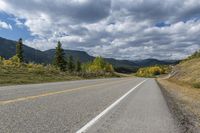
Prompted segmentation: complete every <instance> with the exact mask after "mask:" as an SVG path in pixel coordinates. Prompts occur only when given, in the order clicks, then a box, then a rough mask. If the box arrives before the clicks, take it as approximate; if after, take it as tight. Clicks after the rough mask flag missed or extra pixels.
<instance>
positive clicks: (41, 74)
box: [0, 56, 120, 86]
mask: <svg viewBox="0 0 200 133" xmlns="http://www.w3.org/2000/svg"><path fill="white" fill-rule="evenodd" d="M92 65H93V64H92ZM93 66H94V65H93ZM93 66H92V68H95V69H94V70H93V69H92V70H90V71H84V70H80V71H79V72H77V71H61V70H60V69H59V68H57V67H55V66H53V65H42V64H34V63H21V62H20V61H19V59H18V58H17V57H16V56H14V57H12V58H11V59H9V60H5V59H3V58H1V59H0V86H4V85H14V84H29V83H44V82H57V81H67V80H81V79H94V78H109V77H120V75H118V74H116V73H114V72H113V71H112V72H111V71H109V72H108V71H106V70H102V69H101V67H99V68H98V69H97V68H96V67H93ZM96 66H98V65H96ZM88 68H90V67H88ZM109 68H110V67H109Z"/></svg>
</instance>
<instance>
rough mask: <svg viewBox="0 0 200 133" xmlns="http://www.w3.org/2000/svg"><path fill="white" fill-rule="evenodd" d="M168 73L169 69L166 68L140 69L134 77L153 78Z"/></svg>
mask: <svg viewBox="0 0 200 133" xmlns="http://www.w3.org/2000/svg"><path fill="white" fill-rule="evenodd" d="M168 72H169V67H168V66H152V67H144V68H140V69H139V70H138V71H137V73H136V76H140V77H154V76H156V75H160V74H166V73H168Z"/></svg>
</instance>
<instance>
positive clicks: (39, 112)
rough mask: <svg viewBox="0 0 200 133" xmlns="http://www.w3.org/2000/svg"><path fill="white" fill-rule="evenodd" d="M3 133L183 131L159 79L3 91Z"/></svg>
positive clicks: (0, 97) (0, 114) (0, 106)
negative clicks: (164, 96) (164, 94)
mask: <svg viewBox="0 0 200 133" xmlns="http://www.w3.org/2000/svg"><path fill="white" fill-rule="evenodd" d="M0 132H1V133H67V132H69V133H74V132H77V133H81V132H89V133H96V132H98V133H176V132H177V133H178V132H179V128H178V126H177V125H176V122H175V120H174V119H173V117H172V115H171V114H170V112H169V109H168V107H167V104H166V102H165V100H164V98H163V95H162V93H161V91H160V88H159V87H158V85H157V84H156V82H155V80H154V79H144V78H112V79H95V80H82V81H68V82H59V83H45V84H33V85H17V86H5V87H0Z"/></svg>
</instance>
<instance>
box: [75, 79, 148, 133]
mask: <svg viewBox="0 0 200 133" xmlns="http://www.w3.org/2000/svg"><path fill="white" fill-rule="evenodd" d="M146 80H147V79H145V80H143V81H142V82H140V83H139V84H137V85H136V86H135V87H133V88H132V89H131V90H129V91H128V92H127V93H125V94H124V95H123V96H122V97H120V98H119V99H118V100H117V101H115V102H114V103H113V104H111V105H110V106H109V107H107V108H106V109H105V110H104V111H103V112H101V113H100V114H99V115H97V116H96V117H95V118H93V119H92V120H91V121H89V122H88V123H87V124H86V125H85V126H83V127H82V128H81V129H79V130H78V131H77V132H76V133H85V132H86V131H87V130H88V129H89V128H90V127H91V126H92V125H94V124H95V123H96V122H97V121H98V120H99V119H100V118H101V117H103V116H104V115H105V114H106V113H108V112H109V111H110V110H111V109H112V108H114V107H115V106H116V105H117V104H119V103H120V102H121V101H122V100H123V99H124V98H125V97H126V96H128V95H129V94H130V93H131V92H132V91H134V90H135V89H136V88H137V87H139V86H140V85H141V84H143V83H144V82H145V81H146Z"/></svg>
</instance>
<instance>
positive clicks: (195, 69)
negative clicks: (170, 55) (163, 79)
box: [172, 58, 200, 84]
mask: <svg viewBox="0 0 200 133" xmlns="http://www.w3.org/2000/svg"><path fill="white" fill-rule="evenodd" d="M175 71H177V74H176V75H174V76H173V77H172V79H173V80H179V81H182V82H185V83H189V84H194V83H200V58H195V59H191V60H187V61H184V62H181V63H180V64H178V65H177V66H176V67H175Z"/></svg>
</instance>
